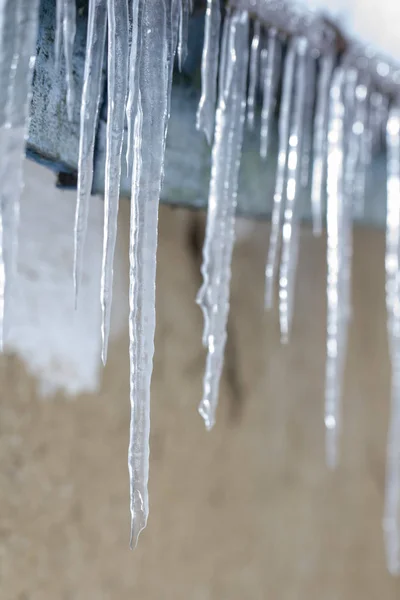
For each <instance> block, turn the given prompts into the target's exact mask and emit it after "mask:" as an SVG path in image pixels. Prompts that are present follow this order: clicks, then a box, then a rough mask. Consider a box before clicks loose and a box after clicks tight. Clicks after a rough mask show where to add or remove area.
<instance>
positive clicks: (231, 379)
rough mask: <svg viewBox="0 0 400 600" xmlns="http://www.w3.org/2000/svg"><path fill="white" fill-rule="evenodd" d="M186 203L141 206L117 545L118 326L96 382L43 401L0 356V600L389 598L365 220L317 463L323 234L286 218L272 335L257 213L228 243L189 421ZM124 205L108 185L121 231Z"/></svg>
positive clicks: (191, 335)
mask: <svg viewBox="0 0 400 600" xmlns="http://www.w3.org/2000/svg"><path fill="white" fill-rule="evenodd" d="M55 201H56V196H55ZM199 218H200V217H199V215H195V214H194V213H189V212H180V211H175V212H174V211H172V210H171V209H168V208H163V209H162V211H161V217H160V247H159V266H158V282H157V283H158V288H157V301H158V305H157V311H158V312H157V334H156V355H155V370H154V379H153V397H152V435H151V473H150V500H151V512H150V519H149V525H148V528H147V529H146V530H145V532H144V533H143V536H142V537H141V539H140V544H139V547H138V549H137V551H135V552H131V551H129V549H128V537H129V512H128V473H127V464H126V463H127V444H128V418H129V414H128V411H129V402H128V351H127V350H128V331H127V328H126V329H125V331H124V333H123V334H122V335H120V336H119V337H118V339H116V340H114V342H113V344H112V347H111V350H110V354H109V363H108V365H107V368H106V369H105V371H104V376H103V382H102V386H101V391H100V393H99V394H97V395H84V396H81V397H78V398H76V399H75V400H67V399H66V398H65V397H63V395H62V394H58V396H57V397H55V398H54V399H53V400H49V399H48V400H43V399H41V398H40V397H39V396H38V394H37V392H36V389H37V382H36V381H35V380H34V379H33V378H32V377H31V376H29V375H28V374H27V371H26V368H25V367H24V365H23V364H22V362H21V361H20V360H19V359H18V358H17V357H15V356H6V357H2V358H1V360H0V598H1V599H2V600H100V599H102V600H103V599H104V600H108V599H110V600H115V599H118V600H128V599H131V598H141V599H142V600H146V599H149V600H150V599H154V600H160V599H163V600H164V599H165V600H169V599H171V600H188V599H190V600H243V599H246V600H264V599H265V598H279V599H280V600H292V599H298V600H309V599H310V598H312V599H314V598H321V599H323V600H336V599H340V600H357V599H360V600H361V599H362V600H375V599H376V598H385V600H394V599H397V598H399V593H400V587H399V582H397V581H395V580H393V579H391V578H390V577H389V576H388V575H387V573H386V570H385V564H384V550H383V542H382V534H381V515H382V503H383V487H384V463H385V436H386V426H387V418H388V396H389V370H388V358H387V343H386V335H385V314H384V297H383V289H384V276H383V249H384V240H383V236H382V235H381V234H379V233H376V232H370V231H367V230H363V231H358V232H357V234H356V244H355V272H354V318H353V323H352V329H351V336H350V346H349V352H350V358H349V361H348V369H347V376H346V392H345V393H346V397H345V406H344V436H343V444H342V463H341V466H340V468H339V470H338V471H337V472H336V473H333V474H332V473H329V472H328V471H327V470H326V468H325V466H324V451H323V443H324V441H323V425H322V423H323V419H322V417H323V371H324V356H325V352H324V343H325V334H324V331H325V294H324V277H325V264H324V244H323V242H322V241H315V240H313V239H312V238H311V236H310V234H309V232H308V231H307V230H305V231H304V234H303V237H302V249H301V259H300V260H301V264H300V272H299V278H298V294H297V299H296V305H297V306H296V315H295V322H294V336H293V341H292V343H291V344H290V345H289V346H288V347H281V346H280V345H279V344H278V335H277V333H278V330H277V323H276V315H275V317H274V318H273V317H269V316H268V318H266V317H265V316H264V315H263V310H262V298H263V263H264V257H265V250H266V240H267V236H266V233H267V232H266V229H265V228H264V225H260V226H259V227H258V228H257V229H256V230H255V231H254V232H253V234H252V240H251V241H244V242H241V243H240V244H239V247H238V250H237V253H236V257H235V263H234V277H233V298H232V315H231V317H232V318H231V322H230V342H229V345H228V352H227V369H226V372H225V377H224V382H223V386H222V397H221V405H220V409H219V413H218V423H217V426H216V428H215V430H213V431H212V432H211V434H207V433H206V432H205V431H204V428H203V426H202V422H201V419H200V418H199V417H198V415H197V413H196V404H197V402H198V400H199V398H200V394H201V380H202V372H203V367H204V354H203V350H202V348H201V343H200V340H201V327H202V319H201V314H200V311H199V310H198V308H197V307H196V305H195V303H194V298H195V294H196V291H197V289H198V286H199V282H200V280H199V271H198V243H199V241H200V237H201V227H199V226H198V222H197V219H199ZM127 223H128V205H127V204H125V203H122V204H121V218H120V231H121V235H122V237H123V239H122V243H123V244H124V246H125V248H126V247H127V233H128V231H127ZM126 267H127V265H126ZM126 276H127V269H126ZM125 286H126V288H127V281H125Z"/></svg>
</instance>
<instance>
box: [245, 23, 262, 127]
mask: <svg viewBox="0 0 400 600" xmlns="http://www.w3.org/2000/svg"><path fill="white" fill-rule="evenodd" d="M260 37H261V25H260V21H255V22H254V31H253V39H252V40H251V51H250V65H249V89H248V93H247V125H248V127H249V129H250V130H253V129H254V107H255V100H256V90H257V81H258V72H259V68H258V63H259V59H260Z"/></svg>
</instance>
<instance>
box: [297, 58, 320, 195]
mask: <svg viewBox="0 0 400 600" xmlns="http://www.w3.org/2000/svg"><path fill="white" fill-rule="evenodd" d="M316 70H317V61H316V58H315V55H314V53H313V51H312V50H310V52H309V53H308V56H307V69H306V73H305V76H306V99H305V107H304V126H303V129H304V131H303V143H302V151H301V174H300V183H301V187H303V188H306V187H307V186H308V181H309V176H310V163H311V155H312V128H313V114H314V99H315V78H316Z"/></svg>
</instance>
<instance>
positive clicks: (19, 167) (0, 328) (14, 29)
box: [0, 0, 39, 347]
mask: <svg viewBox="0 0 400 600" xmlns="http://www.w3.org/2000/svg"><path fill="white" fill-rule="evenodd" d="M38 8H39V2H38V0H17V1H12V2H11V1H10V2H7V3H6V7H5V9H6V10H5V12H4V13H3V15H2V16H3V18H4V19H5V20H4V22H3V26H4V27H5V28H6V27H7V28H9V29H8V30H7V31H6V30H5V29H4V30H3V32H4V37H3V39H2V42H4V43H5V44H10V46H9V47H8V48H5V46H4V50H5V51H4V55H3V56H4V59H5V62H4V63H3V64H2V66H1V79H2V82H1V83H2V84H4V85H5V88H3V89H2V94H3V95H4V96H3V97H4V99H5V100H6V103H5V112H3V111H4V104H3V108H2V118H1V123H0V149H1V159H0V181H1V182H2V186H1V190H0V209H1V227H2V240H1V241H2V256H1V258H0V273H1V277H0V286H1V289H0V298H1V299H2V300H1V307H0V309H1V314H0V347H2V346H3V334H4V325H5V320H6V319H5V310H6V308H7V306H6V302H7V297H8V294H9V290H10V286H11V285H12V281H13V275H14V273H15V271H16V261H17V242H18V226H19V200H20V195H21V191H22V186H23V159H24V156H25V140H26V131H27V125H28V117H29V106H30V98H31V95H30V87H31V81H32V73H33V68H34V65H35V58H36V40H37V28H38ZM10 58H11V60H10Z"/></svg>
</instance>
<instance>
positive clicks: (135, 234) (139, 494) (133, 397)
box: [128, 91, 149, 547]
mask: <svg viewBox="0 0 400 600" xmlns="http://www.w3.org/2000/svg"><path fill="white" fill-rule="evenodd" d="M137 96H138V98H137V110H136V115H135V122H134V130H133V167H132V192H131V223H130V242H129V263H130V270H129V360H130V403H131V422H130V436H129V452H128V470H129V484H130V509H131V540H130V545H131V547H132V546H133V544H135V545H136V543H137V538H138V535H139V532H136V533H135V529H136V531H137V529H138V528H137V527H136V528H135V527H134V523H136V520H137V518H138V516H139V515H138V512H137V503H138V502H139V510H140V511H143V512H145V514H143V517H142V518H143V522H142V523H141V525H140V528H141V529H143V528H144V527H145V526H146V522H147V511H148V508H147V503H148V500H147V479H148V456H147V454H148V447H147V446H146V447H145V448H143V447H142V446H141V445H140V446H139V447H138V446H137V444H136V439H137V438H138V437H143V436H144V437H145V438H146V439H148V436H149V431H148V427H149V423H148V416H147V415H145V414H144V415H143V414H141V412H140V411H141V409H142V410H143V408H146V407H144V406H143V405H140V404H139V403H138V402H137V382H138V368H139V366H140V349H141V347H140V330H139V328H138V324H139V315H138V290H137V285H138V283H139V281H140V264H139V261H138V259H139V253H138V243H139V233H142V232H140V231H139V227H140V224H139V221H138V218H139V215H140V209H139V194H140V189H139V182H140V173H141V170H142V162H141V161H142V154H141V152H142V127H143V112H142V103H141V98H140V91H139V92H138V94H137ZM143 428H145V429H146V428H147V430H143ZM144 443H145V444H146V443H147V442H146V441H145V442H144ZM138 451H139V452H138ZM137 452H138V453H137ZM143 452H144V454H145V456H143ZM136 453H137V454H136ZM143 466H144V473H143V472H142V469H143ZM139 482H140V485H142V486H143V488H140V487H138V485H139ZM145 505H146V508H145Z"/></svg>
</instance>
